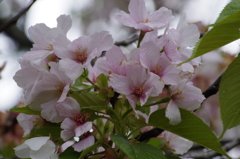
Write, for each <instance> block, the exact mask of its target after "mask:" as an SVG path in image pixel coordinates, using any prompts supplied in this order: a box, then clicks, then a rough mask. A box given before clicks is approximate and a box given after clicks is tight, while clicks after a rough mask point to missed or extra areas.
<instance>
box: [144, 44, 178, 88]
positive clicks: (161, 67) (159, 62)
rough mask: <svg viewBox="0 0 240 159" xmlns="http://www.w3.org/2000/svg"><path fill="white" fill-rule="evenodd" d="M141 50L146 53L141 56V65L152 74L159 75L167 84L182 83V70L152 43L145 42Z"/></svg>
mask: <svg viewBox="0 0 240 159" xmlns="http://www.w3.org/2000/svg"><path fill="white" fill-rule="evenodd" d="M141 49H144V52H143V53H141V54H140V61H141V64H142V65H143V66H144V67H146V68H148V70H149V71H150V72H152V73H154V74H156V75H158V76H159V77H160V78H161V80H162V81H163V82H164V83H165V84H173V85H176V84H178V83H179V82H180V81H181V78H180V75H179V74H180V70H179V69H178V68H177V67H176V65H174V64H172V63H171V61H169V59H168V58H167V57H166V56H165V54H163V53H160V51H159V49H158V48H157V46H156V45H155V44H154V43H153V42H152V41H149V42H145V43H144V44H143V45H142V46H141Z"/></svg>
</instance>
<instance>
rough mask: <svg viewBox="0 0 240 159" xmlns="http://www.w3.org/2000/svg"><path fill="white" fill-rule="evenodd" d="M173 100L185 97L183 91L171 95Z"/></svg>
mask: <svg viewBox="0 0 240 159" xmlns="http://www.w3.org/2000/svg"><path fill="white" fill-rule="evenodd" d="M171 98H172V99H173V100H183V99H184V97H183V96H182V91H178V92H177V93H175V94H174V95H172V97H171Z"/></svg>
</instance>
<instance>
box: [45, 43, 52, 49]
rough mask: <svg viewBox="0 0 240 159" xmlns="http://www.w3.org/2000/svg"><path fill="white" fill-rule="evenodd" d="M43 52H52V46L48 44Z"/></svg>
mask: <svg viewBox="0 0 240 159" xmlns="http://www.w3.org/2000/svg"><path fill="white" fill-rule="evenodd" d="M45 50H48V51H52V50H53V46H52V44H49V45H48V46H47V47H46V49H45Z"/></svg>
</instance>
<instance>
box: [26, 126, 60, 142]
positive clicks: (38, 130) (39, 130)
mask: <svg viewBox="0 0 240 159" xmlns="http://www.w3.org/2000/svg"><path fill="white" fill-rule="evenodd" d="M61 130H62V129H61V128H60V124H56V123H42V124H36V125H35V126H34V127H33V129H32V130H31V133H30V135H29V136H28V138H32V137H39V136H51V138H52V139H60V138H61V137H60V132H61Z"/></svg>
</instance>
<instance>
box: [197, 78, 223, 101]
mask: <svg viewBox="0 0 240 159" xmlns="http://www.w3.org/2000/svg"><path fill="white" fill-rule="evenodd" d="M221 78H222V75H220V76H219V77H218V78H217V80H216V81H215V82H214V83H213V84H212V85H211V86H209V87H208V89H207V90H205V91H204V92H203V93H202V94H203V95H204V97H205V98H206V99H207V98H208V97H210V96H212V95H214V94H216V93H217V92H218V89H219V85H220V82H221Z"/></svg>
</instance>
